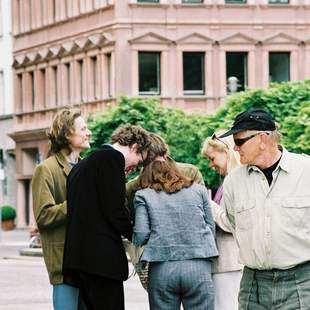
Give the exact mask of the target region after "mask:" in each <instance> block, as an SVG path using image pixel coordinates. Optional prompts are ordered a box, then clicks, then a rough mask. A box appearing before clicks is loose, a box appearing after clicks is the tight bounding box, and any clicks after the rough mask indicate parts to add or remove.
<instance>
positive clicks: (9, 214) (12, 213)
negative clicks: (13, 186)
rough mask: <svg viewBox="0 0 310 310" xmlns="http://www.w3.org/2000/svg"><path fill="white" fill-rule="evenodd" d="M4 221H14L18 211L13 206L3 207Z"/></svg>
mask: <svg viewBox="0 0 310 310" xmlns="http://www.w3.org/2000/svg"><path fill="white" fill-rule="evenodd" d="M0 208H1V218H2V221H6V220H14V219H15V217H16V210H15V209H14V208H13V207H11V206H1V207H0Z"/></svg>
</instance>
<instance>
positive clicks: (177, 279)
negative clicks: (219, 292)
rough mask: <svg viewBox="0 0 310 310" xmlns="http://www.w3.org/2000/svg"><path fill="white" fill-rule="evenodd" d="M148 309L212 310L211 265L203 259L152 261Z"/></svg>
mask: <svg viewBox="0 0 310 310" xmlns="http://www.w3.org/2000/svg"><path fill="white" fill-rule="evenodd" d="M148 293H149V304H150V309H151V310H167V309H169V310H179V309H180V307H181V303H182V305H183V308H184V310H194V309H195V310H214V288H213V283H212V278H211V263H210V261H208V260H207V259H190V260H182V261H167V262H156V263H154V262H152V263H150V270H149V291H148Z"/></svg>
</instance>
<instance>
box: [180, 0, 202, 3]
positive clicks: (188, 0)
mask: <svg viewBox="0 0 310 310" xmlns="http://www.w3.org/2000/svg"><path fill="white" fill-rule="evenodd" d="M182 3H203V0H182Z"/></svg>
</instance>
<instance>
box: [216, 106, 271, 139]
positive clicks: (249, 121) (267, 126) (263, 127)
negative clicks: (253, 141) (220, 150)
mask: <svg viewBox="0 0 310 310" xmlns="http://www.w3.org/2000/svg"><path fill="white" fill-rule="evenodd" d="M275 129H276V123H275V121H274V119H273V117H272V116H271V114H269V113H268V112H266V111H264V110H262V109H256V108H252V109H249V110H247V111H245V112H242V113H240V114H238V115H237V116H236V118H235V121H234V124H233V126H232V127H231V129H230V130H229V131H227V132H225V133H224V134H223V135H221V136H220V137H219V138H224V137H227V136H230V135H233V134H235V133H237V132H240V131H245V130H260V131H273V130H275Z"/></svg>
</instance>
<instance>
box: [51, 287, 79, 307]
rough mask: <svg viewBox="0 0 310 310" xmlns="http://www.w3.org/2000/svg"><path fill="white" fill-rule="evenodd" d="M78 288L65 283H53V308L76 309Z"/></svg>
mask: <svg viewBox="0 0 310 310" xmlns="http://www.w3.org/2000/svg"><path fill="white" fill-rule="evenodd" d="M78 304H79V289H78V288H76V287H73V286H71V285H67V284H56V285H53V306H54V310H77V309H78Z"/></svg>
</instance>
